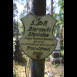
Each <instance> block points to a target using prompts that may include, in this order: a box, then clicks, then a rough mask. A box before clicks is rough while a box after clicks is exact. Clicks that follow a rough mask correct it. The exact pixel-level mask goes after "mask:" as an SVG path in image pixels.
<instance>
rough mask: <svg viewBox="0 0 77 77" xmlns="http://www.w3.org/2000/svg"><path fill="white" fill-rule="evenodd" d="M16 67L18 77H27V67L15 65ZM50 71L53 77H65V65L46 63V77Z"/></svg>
mask: <svg viewBox="0 0 77 77" xmlns="http://www.w3.org/2000/svg"><path fill="white" fill-rule="evenodd" d="M14 67H15V69H16V70H17V71H16V72H17V75H16V77H26V73H25V66H21V65H19V64H15V65H14ZM48 71H49V72H50V73H51V74H52V75H53V77H64V65H63V64H52V62H51V61H45V70H44V72H45V74H44V77H48V74H47V72H48Z"/></svg>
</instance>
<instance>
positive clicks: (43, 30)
mask: <svg viewBox="0 0 77 77" xmlns="http://www.w3.org/2000/svg"><path fill="white" fill-rule="evenodd" d="M21 21H22V23H23V25H24V30H25V31H24V35H23V36H22V37H21V38H20V40H19V43H20V47H21V48H22V50H23V51H24V52H25V53H26V54H27V55H28V56H29V57H30V58H32V59H43V58H45V57H47V56H49V55H50V54H51V53H52V51H53V50H55V48H56V45H57V40H56V39H55V38H54V37H53V35H52V29H53V26H54V25H55V23H56V20H55V19H54V18H53V17H51V16H50V15H49V14H48V15H46V16H36V15H32V14H29V15H27V16H25V17H23V18H22V19H21Z"/></svg>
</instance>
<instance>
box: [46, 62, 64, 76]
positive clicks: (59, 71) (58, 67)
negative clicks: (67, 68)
mask: <svg viewBox="0 0 77 77" xmlns="http://www.w3.org/2000/svg"><path fill="white" fill-rule="evenodd" d="M48 71H49V72H50V73H51V74H52V75H53V77H64V64H52V62H51V61H46V62H45V77H48V75H47V72H48Z"/></svg>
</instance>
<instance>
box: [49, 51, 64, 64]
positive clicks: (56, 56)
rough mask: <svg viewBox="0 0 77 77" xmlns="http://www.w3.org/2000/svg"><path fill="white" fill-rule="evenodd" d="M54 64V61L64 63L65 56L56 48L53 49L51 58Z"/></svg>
mask: <svg viewBox="0 0 77 77" xmlns="http://www.w3.org/2000/svg"><path fill="white" fill-rule="evenodd" d="M50 60H51V62H52V64H54V63H56V64H57V63H58V64H62V63H64V61H63V58H62V57H61V51H60V50H55V51H53V53H52V55H51V58H50Z"/></svg>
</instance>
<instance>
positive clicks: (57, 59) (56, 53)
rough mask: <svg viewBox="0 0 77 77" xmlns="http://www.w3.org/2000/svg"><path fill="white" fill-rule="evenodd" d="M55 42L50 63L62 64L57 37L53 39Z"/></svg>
mask: <svg viewBox="0 0 77 77" xmlns="http://www.w3.org/2000/svg"><path fill="white" fill-rule="evenodd" d="M55 38H56V40H57V41H58V43H57V46H56V48H55V50H54V51H53V53H52V54H51V58H50V59H51V61H52V63H62V57H61V50H60V49H61V48H60V38H59V36H56V37H55Z"/></svg>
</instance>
